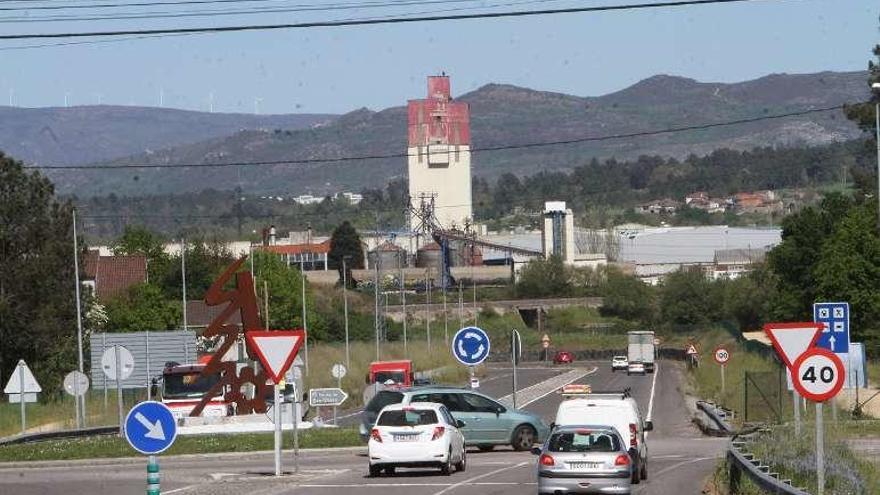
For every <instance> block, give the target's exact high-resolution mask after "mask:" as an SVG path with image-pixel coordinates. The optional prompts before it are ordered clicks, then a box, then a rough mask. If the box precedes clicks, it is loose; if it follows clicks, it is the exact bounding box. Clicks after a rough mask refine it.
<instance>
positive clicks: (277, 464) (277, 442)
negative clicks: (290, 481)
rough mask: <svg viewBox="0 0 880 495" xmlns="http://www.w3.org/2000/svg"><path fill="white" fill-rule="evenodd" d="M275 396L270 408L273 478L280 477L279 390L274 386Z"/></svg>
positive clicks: (280, 405)
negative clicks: (273, 463)
mask: <svg viewBox="0 0 880 495" xmlns="http://www.w3.org/2000/svg"><path fill="white" fill-rule="evenodd" d="M272 391H273V393H274V395H275V405H274V407H273V408H272V416H273V420H274V421H275V476H281V407H282V406H283V404H282V403H281V390H280V389H279V386H278V385H277V384H276V385H275V386H274V387H272Z"/></svg>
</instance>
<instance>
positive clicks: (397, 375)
mask: <svg viewBox="0 0 880 495" xmlns="http://www.w3.org/2000/svg"><path fill="white" fill-rule="evenodd" d="M388 380H391V381H393V382H394V383H406V373H405V372H403V371H377V372H376V373H375V374H374V375H373V382H375V383H387V382H388Z"/></svg>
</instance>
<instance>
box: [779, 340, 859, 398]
mask: <svg viewBox="0 0 880 495" xmlns="http://www.w3.org/2000/svg"><path fill="white" fill-rule="evenodd" d="M791 370H792V374H793V379H794V388H796V389H797V391H798V392H799V393H800V394H801V396H802V397H805V398H807V399H809V400H811V401H813V402H825V401H827V400H829V399H832V398H834V396H835V395H837V393H838V392H840V389H841V388H843V382H844V379H845V377H846V372H845V371H844V369H843V361H841V360H840V357H838V356H837V354H834V353H833V352H831V351H829V350H827V349H822V348H813V349H810V350H809V351H807V352H805V353H803V354H801V356H800V357H799V358H798V359H797V361H795V362H794V365H793V366H792V369H791Z"/></svg>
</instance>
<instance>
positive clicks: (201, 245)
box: [151, 238, 233, 300]
mask: <svg viewBox="0 0 880 495" xmlns="http://www.w3.org/2000/svg"><path fill="white" fill-rule="evenodd" d="M185 254H186V260H185V261H186V297H187V299H190V300H196V299H202V298H204V297H205V292H206V291H207V290H208V287H210V286H211V284H212V283H214V280H215V279H216V278H217V277H218V276H219V275H220V274H221V273H222V272H223V270H225V269H226V267H227V266H229V265H230V264H231V263H232V262H233V256H232V252H231V251H230V250H229V249H228V248H227V247H226V246H225V245H224V244H223V243H221V242H220V241H218V240H216V239H214V240H212V241H205V240H204V239H201V238H196V239H193V240H191V241H187V243H186V252H185ZM182 273H183V266H182V264H181V259H180V255H177V256H171V257H169V258H168V259H167V263H166V264H165V266H164V267H163V273H162V274H161V279H160V278H158V277H159V276H160V275H159V274H154V275H156V278H151V280H156V281H157V283H160V284H161V286H162V290H163V292H164V293H165V296H166V297H168V298H171V299H176V300H179V299H180V298H181V297H182V290H183V276H182Z"/></svg>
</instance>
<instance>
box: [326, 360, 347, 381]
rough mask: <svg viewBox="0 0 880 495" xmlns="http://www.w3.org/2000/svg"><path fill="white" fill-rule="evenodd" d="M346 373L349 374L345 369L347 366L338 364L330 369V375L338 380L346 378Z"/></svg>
mask: <svg viewBox="0 0 880 495" xmlns="http://www.w3.org/2000/svg"><path fill="white" fill-rule="evenodd" d="M346 373H348V370H347V369H345V365H344V364H342V363H336V364H334V365H333V367H332V368H330V374H331V375H333V378H336V379H340V378H342V377H344V376H345V374H346Z"/></svg>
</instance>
